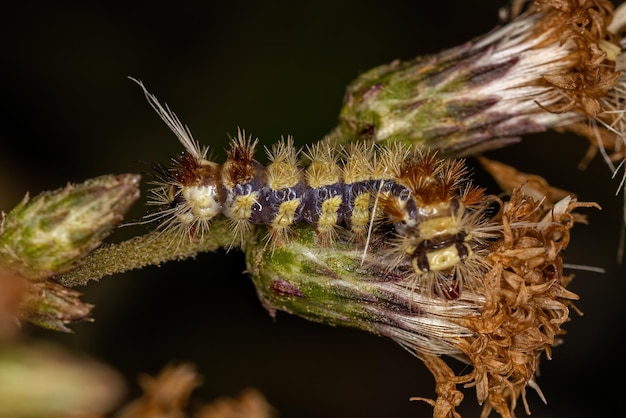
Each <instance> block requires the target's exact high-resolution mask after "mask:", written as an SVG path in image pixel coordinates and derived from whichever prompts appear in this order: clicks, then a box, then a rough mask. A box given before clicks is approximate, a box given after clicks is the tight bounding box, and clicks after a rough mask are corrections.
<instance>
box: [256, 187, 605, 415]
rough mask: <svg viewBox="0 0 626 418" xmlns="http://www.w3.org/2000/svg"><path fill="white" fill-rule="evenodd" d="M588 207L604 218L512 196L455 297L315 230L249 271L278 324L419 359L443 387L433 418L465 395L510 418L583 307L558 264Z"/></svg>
mask: <svg viewBox="0 0 626 418" xmlns="http://www.w3.org/2000/svg"><path fill="white" fill-rule="evenodd" d="M589 206H596V207H597V205H595V204H587V203H580V202H577V201H576V200H575V199H573V198H570V197H567V198H565V199H563V200H562V201H560V202H558V203H557V204H556V205H555V206H554V207H551V208H546V207H544V206H542V204H541V202H538V201H535V200H534V199H532V198H531V197H528V196H526V195H524V194H523V193H522V192H521V190H520V189H516V190H514V191H513V193H512V196H511V199H510V201H508V202H506V203H505V205H504V208H503V210H502V211H501V212H500V213H499V214H498V215H497V216H496V218H494V219H493V222H496V223H497V224H498V225H499V228H495V227H494V228H493V229H492V232H494V233H496V234H497V239H495V240H494V241H492V242H491V243H490V245H489V247H488V249H487V250H486V251H485V252H484V253H483V254H482V257H483V258H482V259H483V262H484V265H483V268H482V269H478V268H477V269H475V270H473V271H470V270H467V271H465V272H464V273H463V274H475V275H476V276H477V277H475V278H474V280H476V281H478V282H480V285H477V286H474V287H471V288H466V289H464V290H463V292H461V293H460V295H457V296H458V297H456V298H446V297H441V295H437V294H434V293H432V292H428V291H424V289H423V286H425V284H424V283H422V282H416V281H415V280H412V278H411V277H412V276H411V275H412V273H411V269H410V268H409V269H403V268H402V267H401V266H398V265H396V266H394V268H393V269H389V263H388V260H387V259H386V256H385V252H384V251H383V250H382V248H379V247H376V246H375V245H374V246H372V247H371V248H370V250H369V251H368V253H367V258H366V260H365V262H362V259H361V256H362V254H361V252H360V251H358V250H355V247H354V245H353V244H350V243H342V242H340V241H338V242H336V243H335V244H334V246H333V247H332V248H328V247H321V246H319V245H318V244H317V240H316V236H315V234H314V233H313V231H312V230H311V229H310V228H309V227H300V228H297V229H296V232H297V233H298V235H297V238H295V239H293V240H292V242H290V244H289V245H286V246H281V247H277V248H275V249H273V251H268V250H266V249H264V248H263V246H259V245H255V244H254V243H251V244H250V245H248V247H247V266H248V271H249V272H250V274H251V276H252V279H253V281H254V283H255V286H256V288H257V292H258V294H259V297H260V299H261V301H262V302H263V304H264V305H265V306H266V308H267V309H268V310H269V312H270V313H271V314H272V315H275V314H276V311H279V310H280V311H286V312H289V313H292V314H296V315H299V316H302V317H304V318H307V319H309V320H312V321H316V322H322V323H327V324H332V325H341V326H348V327H352V328H358V329H361V330H365V331H368V332H372V333H375V334H377V335H382V336H386V337H389V338H392V339H393V340H395V341H396V342H398V343H399V344H400V345H401V346H403V347H404V348H406V349H407V350H409V351H410V352H411V353H413V354H415V355H416V356H418V357H420V358H421V359H422V360H424V362H425V363H426V364H427V366H428V367H429V368H430V369H431V370H432V372H433V374H434V376H435V378H436V381H437V386H438V387H437V393H438V394H439V398H438V399H436V400H432V401H430V400H429V402H430V403H431V404H432V405H434V407H435V416H437V417H440V416H441V417H444V416H453V413H455V412H454V409H455V406H458V404H459V403H460V400H461V399H462V394H461V393H460V391H459V390H457V389H456V386H457V385H460V384H465V385H469V386H475V387H476V391H477V396H478V400H479V402H481V403H483V404H484V405H485V406H484V408H485V411H486V412H485V413H488V412H489V411H490V410H492V409H495V410H497V411H498V412H499V413H500V414H501V415H502V416H511V414H512V412H513V410H514V409H515V405H516V402H517V400H518V399H519V398H520V397H522V399H524V396H525V390H526V387H527V386H531V387H536V383H535V381H534V378H535V373H536V371H537V366H538V363H539V360H540V357H541V355H542V353H546V354H548V355H549V354H550V350H551V348H552V347H553V346H554V345H555V344H556V343H557V342H558V338H559V336H560V335H561V334H562V333H563V330H562V325H563V324H564V323H565V322H567V321H568V320H569V308H570V307H572V306H573V305H572V301H574V300H576V299H578V297H577V295H575V294H574V293H572V292H570V291H568V290H567V289H566V287H567V284H568V283H569V281H570V279H571V278H570V277H568V276H567V275H565V274H564V272H563V266H562V253H563V251H564V250H565V248H566V247H567V245H568V243H569V231H570V229H571V228H572V227H573V225H574V211H575V210H576V209H577V208H580V207H589ZM381 240H382V241H383V242H385V240H386V238H384V237H382V238H381ZM374 241H376V237H374ZM441 274H448V275H450V274H456V271H455V270H454V269H451V270H449V271H447V272H441ZM432 279H433V280H437V279H438V278H437V277H436V276H433V277H432ZM428 285H430V284H428ZM451 291H453V290H451ZM441 356H444V357H441ZM446 356H448V357H453V358H456V359H460V360H461V361H464V362H466V363H468V364H469V365H470V366H472V370H471V372H469V373H468V374H466V375H462V376H457V375H455V374H454V373H453V372H452V371H451V369H450V368H449V366H448V365H447V363H446V361H445V357H446ZM445 411H447V412H445Z"/></svg>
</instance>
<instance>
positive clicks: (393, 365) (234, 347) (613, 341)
mask: <svg viewBox="0 0 626 418" xmlns="http://www.w3.org/2000/svg"><path fill="white" fill-rule="evenodd" d="M503 5H504V1H503V0H502V1H497V0H483V1H480V2H468V1H466V0H458V1H457V0H439V1H437V2H434V1H433V2H420V3H418V2H403V1H398V0H387V1H372V0H369V1H356V0H346V1H342V2H336V1H328V0H322V1H318V2H308V3H297V2H289V1H268V2H251V1H240V2H236V3H235V2H232V3H228V4H226V2H211V4H209V3H208V2H203V3H202V4H201V5H198V4H195V3H187V2H177V4H176V5H174V4H169V5H168V6H167V7H165V6H157V5H153V4H151V3H149V2H145V3H143V4H141V3H140V2H135V4H132V5H120V4H114V3H113V2H98V1H93V2H84V3H82V2H75V3H68V2H55V4H54V5H52V4H49V3H47V2H28V3H26V2H24V3H20V4H19V5H18V3H17V2H16V3H15V4H13V6H12V9H6V10H5V11H3V13H2V16H1V17H0V106H1V111H0V209H1V210H4V211H8V210H10V209H11V208H12V207H13V206H15V205H16V204H17V203H18V202H19V201H20V199H21V198H22V197H23V196H24V194H25V192H27V191H28V192H30V193H31V194H33V195H34V194H37V193H39V192H41V191H43V190H49V189H56V188H59V187H62V186H63V185H65V184H66V183H67V182H80V181H83V180H85V179H87V178H90V177H95V176H98V175H102V174H108V173H123V172H136V173H144V172H147V171H149V166H150V164H151V163H152V162H155V161H159V162H163V163H167V162H168V161H169V159H170V158H171V157H173V156H175V155H177V154H178V153H179V152H180V151H181V150H182V148H181V146H180V144H179V143H178V142H177V140H176V138H175V137H174V135H173V134H172V133H171V132H170V131H169V130H168V128H167V127H166V126H165V124H164V123H162V122H161V120H160V119H159V117H158V116H157V115H156V114H155V113H154V112H153V110H152V109H151V108H150V106H149V105H148V103H147V102H146V100H145V99H144V96H143V93H142V92H141V89H140V88H139V87H138V86H137V85H136V84H135V83H133V82H132V81H130V80H129V79H128V78H127V77H128V76H132V77H135V78H138V79H141V80H142V81H143V82H144V83H145V85H146V86H147V88H148V89H149V90H150V91H151V92H152V93H154V94H155V95H156V96H157V97H158V98H159V100H161V102H166V103H167V104H168V105H169V106H170V107H171V108H172V109H173V110H174V111H175V112H176V113H177V114H178V116H179V117H180V119H181V120H182V121H183V122H184V123H185V124H187V125H188V126H189V127H190V129H191V131H192V132H193V134H194V137H195V138H196V139H198V140H199V141H200V142H201V143H203V144H205V145H210V146H211V148H212V149H213V151H214V155H215V156H216V160H218V161H223V158H224V151H223V150H224V147H226V146H227V143H228V138H229V135H233V134H236V132H237V127H242V128H244V129H245V130H246V131H247V132H248V133H249V134H251V135H252V136H254V137H259V139H260V140H261V143H262V144H271V143H273V142H275V141H277V140H278V139H279V138H280V137H281V136H287V135H293V136H294V138H295V142H296V145H304V144H306V143H310V142H313V141H316V140H318V139H320V138H322V137H323V136H324V135H325V134H326V133H328V132H330V130H331V129H332V128H333V127H334V126H335V124H336V121H337V116H338V114H339V109H340V106H341V103H342V98H343V94H344V89H345V86H346V85H347V84H348V83H349V82H350V81H351V80H353V79H354V78H355V77H357V76H358V75H359V74H360V73H361V72H363V71H365V70H368V69H370V68H372V67H374V66H377V65H380V64H384V63H388V62H390V61H392V60H394V59H397V58H399V59H409V58H412V57H414V56H417V55H422V54H428V53H435V52H438V51H440V50H441V49H444V48H448V47H452V46H455V45H458V44H460V43H463V42H465V41H467V40H470V39H471V38H473V37H475V36H479V35H481V34H483V33H485V32H487V31H489V30H491V29H492V28H493V27H494V26H495V25H496V24H497V23H498V19H497V17H498V8H499V7H501V6H503ZM586 148H587V142H586V140H585V139H583V138H580V137H577V136H575V135H570V134H557V133H545V134H538V135H529V136H528V137H526V138H525V139H524V141H523V142H522V143H520V144H518V145H514V146H511V147H508V148H506V149H502V150H499V151H497V152H491V153H489V154H488V156H489V157H491V158H495V159H499V160H501V161H504V162H506V163H509V164H513V165H515V166H516V167H518V168H519V169H521V170H523V171H526V172H533V173H536V174H540V175H542V176H544V177H545V178H546V179H548V180H549V181H550V183H552V184H553V185H555V186H558V187H560V188H563V189H566V190H570V191H573V192H575V193H577V194H578V197H579V199H580V200H583V201H595V202H598V203H599V204H600V205H601V206H602V207H603V210H602V211H597V210H591V209H589V210H583V211H582V212H584V213H586V214H587V215H588V219H589V222H590V224H589V225H577V226H576V227H575V228H574V229H573V234H572V242H571V244H570V247H569V248H568V250H567V252H566V260H565V262H568V263H572V264H580V265H588V266H594V267H600V268H603V269H605V270H606V273H604V274H600V273H594V272H587V271H575V272H574V273H575V279H574V281H573V283H572V285H571V289H572V290H573V291H574V292H576V293H578V294H579V295H580V297H581V300H580V301H579V302H578V303H577V306H578V307H579V308H580V309H581V310H582V312H583V313H584V316H582V317H581V316H578V315H577V314H576V313H574V312H572V315H571V316H572V321H571V322H570V323H568V324H567V325H565V328H566V330H567V332H568V334H567V335H566V336H565V337H564V344H563V345H562V346H559V347H557V348H555V349H554V350H553V359H552V360H551V361H547V360H546V359H545V358H544V359H543V360H542V363H541V376H540V377H539V379H538V383H539V385H540V387H541V388H542V390H543V393H544V394H545V396H546V398H547V400H548V405H543V403H542V402H541V401H540V399H539V397H538V396H537V395H536V394H535V393H534V392H533V391H532V390H530V391H529V394H528V400H529V402H530V405H531V410H532V415H533V417H547V416H568V417H583V416H589V415H590V414H592V413H593V414H594V415H600V413H602V412H604V413H608V412H612V411H616V410H617V408H618V405H619V402H620V401H621V399H622V397H623V391H624V389H625V387H624V386H625V385H624V383H623V381H618V382H613V381H609V380H608V379H609V378H611V376H614V377H615V378H617V379H620V378H621V377H622V375H623V369H624V368H623V361H622V360H621V357H619V356H620V355H619V353H620V352H621V349H620V347H621V345H620V343H619V342H618V338H620V332H621V331H622V330H623V323H622V321H623V320H624V318H625V317H626V313H625V312H624V309H623V305H622V303H623V301H624V299H623V298H624V295H625V294H626V286H625V285H624V277H625V275H624V267H623V266H622V265H619V264H618V263H617V262H616V253H617V248H618V245H619V234H620V225H621V217H622V210H623V203H622V202H623V196H622V195H620V196H618V197H616V196H615V190H616V189H617V188H618V184H619V181H618V180H612V179H611V173H610V171H609V169H608V168H607V167H606V165H605V164H604V162H603V161H601V160H600V158H596V159H595V160H594V161H593V162H592V163H591V164H590V166H589V167H588V168H587V170H586V171H580V170H578V169H577V164H578V162H579V161H580V160H581V159H582V157H583V155H584V153H585V150H586ZM470 163H473V161H470ZM475 177H476V178H477V181H478V182H479V183H480V184H481V185H486V186H489V187H492V189H491V191H492V192H495V193H497V192H498V190H497V189H496V188H495V187H494V186H493V183H492V182H491V180H490V179H489V178H488V177H486V176H484V175H483V174H482V173H481V172H480V170H477V172H476V176H475ZM145 180H149V176H146V177H144V181H145ZM144 190H145V188H144ZM144 195H145V194H144ZM144 212H145V209H144V207H143V206H142V204H141V203H138V204H137V205H136V206H135V208H134V211H133V212H132V213H131V214H130V216H129V218H128V220H133V219H139V218H140V217H141V216H142V215H143V214H144ZM143 232H145V229H142V228H141V227H140V228H137V229H131V228H122V229H120V230H118V231H117V232H116V233H115V234H114V236H113V237H111V238H112V239H113V240H118V239H124V238H127V237H129V236H132V235H133V234H139V233H143ZM244 269H245V265H244V259H243V255H242V254H241V253H238V252H235V251H233V252H231V253H228V254H226V253H224V252H220V253H217V254H202V255H200V256H198V257H197V258H196V259H194V260H188V261H184V262H171V263H167V264H164V265H162V266H160V267H150V268H145V269H143V270H141V271H133V272H128V273H125V274H120V275H116V276H112V277H107V278H105V279H103V280H102V281H101V282H98V283H95V282H93V283H90V285H88V286H86V287H84V288H82V289H80V291H82V292H84V297H83V299H84V300H85V301H87V302H89V303H93V304H95V305H96V307H95V309H94V311H93V317H94V319H95V322H94V323H84V324H77V325H74V326H73V327H72V328H73V329H74V330H75V333H74V334H68V335H62V334H57V333H52V332H46V331H41V330H38V329H33V328H31V327H26V329H25V332H26V333H28V334H31V335H32V336H33V338H41V339H48V340H54V341H57V342H58V343H59V344H62V345H63V346H65V347H68V348H69V349H71V350H75V351H76V352H82V353H87V354H89V355H90V356H92V357H95V358H97V359H99V360H101V361H103V362H105V363H107V364H109V365H110V366H112V367H113V368H115V369H117V370H119V371H120V372H121V373H123V374H124V376H125V377H126V379H127V381H128V382H129V393H128V396H131V397H132V396H135V395H137V394H138V387H137V385H136V384H135V382H136V378H137V376H138V375H139V374H140V373H150V374H154V373H157V372H158V371H159V370H160V369H161V368H162V367H163V366H164V365H166V364H167V363H169V362H171V361H181V362H182V361H184V362H193V363H194V364H196V366H197V368H198V371H199V372H200V373H201V374H202V375H203V376H204V384H203V386H202V387H200V388H199V389H198V390H196V391H195V392H194V398H195V399H198V400H203V401H209V400H211V399H214V398H216V397H218V396H222V395H228V396H233V395H236V394H238V393H239V391H241V390H242V389H244V388H246V387H255V388H257V389H259V390H260V391H261V392H262V393H263V394H264V395H265V396H266V397H267V399H268V401H269V402H270V403H271V404H272V405H274V406H275V408H276V409H277V410H278V411H279V412H280V416H281V417H284V418H292V417H299V418H309V417H310V418H312V417H321V416H324V417H352V416H354V417H356V416H358V417H361V418H370V417H371V418H374V417H383V416H394V417H416V416H431V414H432V409H431V407H430V406H428V405H426V404H424V403H419V402H409V400H408V399H409V397H411V396H423V397H433V396H434V382H433V379H432V377H431V375H430V373H429V372H428V370H427V369H426V368H425V367H424V366H423V365H422V364H421V362H420V361H419V360H418V359H417V358H414V357H413V356H411V355H410V354H409V353H408V352H406V351H405V350H403V349H402V348H400V347H399V346H397V345H396V344H395V343H393V342H391V341H388V340H386V339H384V338H379V337H376V336H372V335H369V334H366V333H363V332H359V331H354V330H348V329H339V328H332V327H327V326H323V325H318V324H314V323H310V322H307V321H305V320H302V319H300V318H297V317H292V316H289V315H287V314H283V313H278V315H277V317H276V319H275V320H273V319H272V318H271V317H270V316H269V315H268V313H267V312H266V311H265V310H264V308H263V307H262V306H261V304H260V302H259V300H258V298H257V297H256V293H255V290H254V287H253V286H252V283H251V281H250V280H249V278H248V277H247V276H246V274H244V273H243V270H244ZM620 340H621V338H620ZM465 394H466V399H465V401H464V402H463V405H462V407H461V409H460V412H461V413H462V414H463V416H468V417H469V416H477V415H478V414H479V412H478V411H479V410H480V407H479V406H478V405H477V404H476V400H475V396H474V391H473V389H468V390H466V391H465ZM518 415H522V416H523V415H524V413H523V410H522V409H518Z"/></svg>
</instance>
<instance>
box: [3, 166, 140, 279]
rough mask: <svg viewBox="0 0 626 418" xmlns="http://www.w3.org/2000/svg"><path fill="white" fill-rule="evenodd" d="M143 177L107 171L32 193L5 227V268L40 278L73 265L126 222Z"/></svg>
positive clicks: (14, 212) (8, 218)
mask: <svg viewBox="0 0 626 418" xmlns="http://www.w3.org/2000/svg"><path fill="white" fill-rule="evenodd" d="M139 180H140V176H139V175H135V174H122V175H105V176H101V177H96V178H93V179H90V180H87V181H85V182H83V183H80V184H76V185H71V184H70V185H67V186H66V187H64V188H62V189H59V190H56V191H52V192H44V193H41V194H39V195H37V196H36V197H34V198H32V199H31V198H29V197H28V195H27V196H26V197H25V198H24V199H23V200H22V202H21V203H20V204H19V205H17V206H16V207H15V208H14V209H13V210H12V211H11V212H9V213H8V214H7V215H6V216H5V217H4V219H3V222H2V224H1V225H0V266H3V267H6V268H8V269H11V270H14V271H17V272H19V273H20V274H22V275H23V276H25V277H27V278H30V279H34V280H36V279H42V278H46V277H50V276H52V275H56V274H60V273H62V272H65V271H67V270H69V269H71V268H72V267H74V266H75V265H76V264H77V262H78V261H79V260H80V259H81V258H83V257H84V256H85V255H86V254H88V253H89V252H90V251H92V250H93V249H94V248H96V247H98V246H99V245H100V244H101V243H102V240H103V239H104V238H105V237H106V236H107V235H109V233H110V232H111V231H112V230H113V228H114V227H115V226H116V225H117V224H118V223H119V222H120V221H121V220H122V218H123V216H124V214H125V213H126V212H127V211H128V209H129V208H130V207H131V205H132V204H133V203H134V202H135V201H136V200H137V198H138V197H139Z"/></svg>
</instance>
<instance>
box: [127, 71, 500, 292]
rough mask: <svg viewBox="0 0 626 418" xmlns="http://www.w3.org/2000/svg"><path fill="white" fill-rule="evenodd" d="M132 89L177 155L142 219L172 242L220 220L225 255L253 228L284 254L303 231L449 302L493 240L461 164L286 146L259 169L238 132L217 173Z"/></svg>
mask: <svg viewBox="0 0 626 418" xmlns="http://www.w3.org/2000/svg"><path fill="white" fill-rule="evenodd" d="M138 83H139V84H140V86H141V87H142V88H143V89H144V93H145V94H146V97H147V98H148V100H149V101H150V103H151V105H152V106H153V107H154V108H155V109H156V111H157V113H158V114H159V115H160V116H161V118H162V119H163V120H164V121H165V122H166V123H167V125H168V126H169V127H170V129H172V131H173V132H174V133H175V134H176V136H177V137H178V139H179V141H180V142H181V144H182V145H183V146H184V148H185V152H184V153H183V154H182V155H181V156H180V157H179V158H177V159H175V160H174V164H173V166H172V167H169V168H164V167H162V168H161V170H160V172H161V176H160V177H161V178H160V181H159V182H157V183H155V184H156V187H155V188H154V189H153V190H152V192H151V196H152V197H151V202H150V203H151V204H153V205H156V206H158V207H159V211H158V212H156V213H154V214H152V215H150V217H151V218H153V219H156V220H159V221H160V227H161V228H167V229H173V230H176V231H178V232H179V233H180V237H181V239H202V237H203V235H204V234H206V233H208V231H209V230H210V225H211V221H212V220H213V219H214V218H215V217H217V216H224V217H226V218H228V219H229V220H230V222H231V225H232V228H231V234H232V237H233V241H232V246H243V245H245V243H246V240H247V239H248V238H249V237H250V233H251V231H252V230H253V229H254V228H255V226H265V228H266V229H267V231H268V232H267V236H266V239H267V241H268V244H270V245H272V246H279V245H284V244H288V242H289V237H290V236H291V234H293V233H294V232H293V227H294V226H295V225H296V224H298V223H307V224H309V225H310V226H311V227H312V228H314V230H315V231H316V234H317V237H318V240H319V243H320V245H332V244H333V242H335V241H336V240H347V241H352V242H354V243H355V244H356V245H361V246H363V245H364V244H365V243H366V242H368V243H369V242H370V241H371V242H372V245H374V246H376V248H377V249H378V250H379V251H381V252H384V254H386V259H387V260H388V264H389V268H390V269H402V270H404V271H408V272H409V273H410V274H409V275H410V276H411V277H413V278H414V279H417V283H418V284H419V285H420V288H423V287H428V288H434V289H435V290H436V291H437V293H438V294H443V295H445V296H446V297H448V298H456V297H458V295H459V293H460V290H461V288H462V287H464V286H467V285H468V280H467V279H466V278H467V277H470V276H476V274H477V273H479V270H481V268H482V264H483V263H482V261H481V257H482V256H481V252H482V251H483V250H484V248H485V246H486V242H487V239H488V238H490V237H491V236H492V233H493V231H494V226H493V225H492V224H491V223H490V217H489V216H487V208H488V206H489V204H490V203H491V202H493V199H492V198H491V197H489V196H487V195H486V194H485V192H484V190H483V189H480V188H478V187H475V186H473V185H472V183H471V181H470V180H469V179H468V170H467V168H466V165H465V163H464V161H463V160H446V159H442V158H439V157H437V156H436V154H434V153H431V152H427V151H423V150H420V149H418V148H415V147H412V148H411V147H406V146H403V145H400V144H396V145H390V146H381V145H376V144H371V143H367V142H360V143H354V144H351V145H349V146H346V147H344V148H341V149H338V150H337V149H335V148H334V147H332V146H331V145H330V144H328V143H327V142H325V141H320V142H318V143H316V144H315V145H312V146H309V147H306V148H305V149H304V150H298V149H296V147H295V146H294V141H293V138H292V137H287V138H286V139H285V138H282V139H281V140H280V141H279V142H278V143H277V144H275V145H274V146H273V147H271V149H266V152H267V156H268V159H269V163H268V164H267V165H263V164H261V163H260V162H259V161H257V160H256V159H255V158H254V155H255V150H256V147H257V140H253V139H252V137H251V136H246V134H245V132H244V131H242V130H239V131H238V133H237V136H236V137H234V138H232V139H231V143H230V148H229V150H228V152H227V158H226V161H225V162H224V163H223V164H219V163H216V162H212V161H209V160H208V159H207V157H206V156H207V149H206V148H201V147H200V145H199V143H198V142H197V141H195V140H194V139H193V137H192V136H191V133H190V131H189V130H188V129H187V127H186V126H183V125H182V124H181V122H180V120H179V119H178V118H177V117H176V116H175V115H174V114H173V113H172V112H171V111H170V110H169V108H167V107H163V106H162V105H161V104H160V103H159V102H158V101H157V99H156V98H155V97H154V96H153V95H151V94H150V93H148V92H147V91H146V90H145V87H144V86H143V84H142V83H140V82H138ZM372 234H373V235H375V238H374V239H371V238H373V237H372V236H371V235H372ZM431 284H432V285H431ZM469 285H470V286H471V285H472V283H469ZM433 286H434V287H433Z"/></svg>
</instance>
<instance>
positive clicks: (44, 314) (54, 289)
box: [19, 280, 93, 332]
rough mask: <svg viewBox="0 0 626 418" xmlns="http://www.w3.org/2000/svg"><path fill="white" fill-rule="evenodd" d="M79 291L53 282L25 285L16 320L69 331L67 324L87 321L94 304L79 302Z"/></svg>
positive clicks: (46, 281)
mask: <svg viewBox="0 0 626 418" xmlns="http://www.w3.org/2000/svg"><path fill="white" fill-rule="evenodd" d="M80 295H81V294H80V292H77V291H76V290H72V289H69V288H67V287H65V286H61V285H60V284H58V283H56V282H54V281H52V280H45V281H37V282H33V281H28V282H27V283H25V286H24V290H23V295H22V300H21V303H20V307H19V318H20V319H21V320H23V321H28V322H30V323H33V324H35V325H38V326H40V327H42V328H47V329H51V330H54V331H62V332H71V330H70V329H69V328H68V327H66V324H69V323H71V322H76V321H90V320H91V318H89V314H90V313H91V309H92V308H93V305H91V304H89V303H85V302H82V301H81V300H80Z"/></svg>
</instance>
